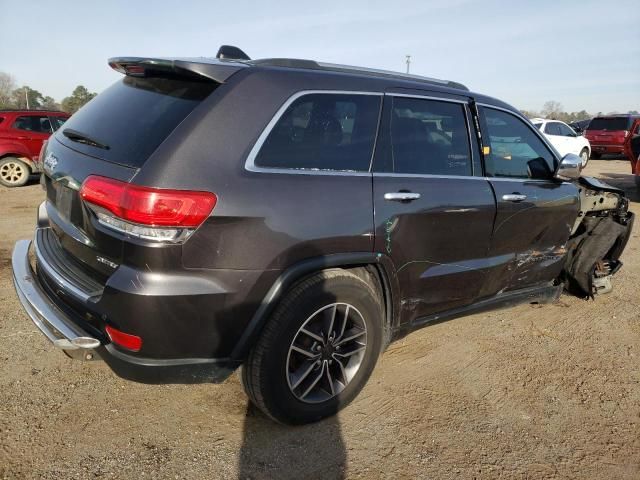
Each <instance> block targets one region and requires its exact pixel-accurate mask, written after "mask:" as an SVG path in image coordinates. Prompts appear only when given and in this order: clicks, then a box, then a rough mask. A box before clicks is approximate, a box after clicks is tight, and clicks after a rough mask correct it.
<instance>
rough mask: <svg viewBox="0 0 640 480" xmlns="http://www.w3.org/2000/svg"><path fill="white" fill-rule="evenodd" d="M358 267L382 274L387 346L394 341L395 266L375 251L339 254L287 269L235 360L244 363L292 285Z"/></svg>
mask: <svg viewBox="0 0 640 480" xmlns="http://www.w3.org/2000/svg"><path fill="white" fill-rule="evenodd" d="M357 266H363V267H367V269H368V270H369V272H371V273H373V272H374V271H375V272H377V274H378V275H379V281H380V285H381V288H382V290H383V292H382V294H383V299H384V302H385V307H386V308H385V314H386V318H385V326H384V327H385V337H386V340H387V343H388V341H390V339H391V332H392V331H393V330H395V327H396V326H397V319H398V315H397V312H398V311H399V309H398V304H397V302H398V295H397V292H398V284H397V278H396V276H395V275H394V274H393V273H392V272H393V264H392V263H391V260H390V259H389V258H388V257H386V256H385V255H383V254H380V253H374V252H360V253H340V254H333V255H325V256H322V257H316V258H310V259H306V260H303V261H302V262H299V263H296V264H295V265H292V266H291V267H289V268H287V269H286V270H285V271H284V272H283V273H282V274H281V275H280V276H279V277H278V278H277V280H276V281H275V282H274V284H273V285H272V286H271V288H270V289H269V291H268V292H267V294H266V295H265V296H264V298H263V300H262V302H261V303H260V306H259V307H258V310H257V311H256V313H255V314H254V315H253V317H252V318H251V321H250V322H249V324H248V325H247V327H246V328H245V330H244V333H243V334H242V337H241V338H240V340H239V341H238V343H237V345H236V346H235V348H234V350H233V352H232V353H231V358H232V359H233V360H234V361H242V360H244V359H245V358H246V357H247V355H248V354H249V351H250V350H251V348H252V347H253V345H254V344H255V342H256V341H257V340H258V338H259V336H260V333H261V332H262V329H263V328H264V326H265V325H266V323H267V321H268V320H269V316H270V315H271V313H272V312H273V311H274V309H275V308H276V306H277V305H278V303H279V302H280V300H281V299H282V298H283V297H284V295H285V294H286V292H287V290H288V289H289V288H290V287H291V286H292V285H294V284H295V283H297V282H298V281H300V280H301V279H303V278H304V277H307V276H309V275H312V274H314V273H316V272H319V271H321V270H324V269H327V268H340V267H343V268H351V267H357ZM372 269H373V270H372Z"/></svg>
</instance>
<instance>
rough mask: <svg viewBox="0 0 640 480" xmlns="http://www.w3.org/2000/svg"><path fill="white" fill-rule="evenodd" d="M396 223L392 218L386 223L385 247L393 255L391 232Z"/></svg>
mask: <svg viewBox="0 0 640 480" xmlns="http://www.w3.org/2000/svg"><path fill="white" fill-rule="evenodd" d="M394 223H395V222H393V221H392V220H387V221H386V223H385V225H384V247H385V249H386V250H387V253H388V254H389V255H391V232H392V231H393V227H394Z"/></svg>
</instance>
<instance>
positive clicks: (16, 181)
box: [0, 157, 31, 188]
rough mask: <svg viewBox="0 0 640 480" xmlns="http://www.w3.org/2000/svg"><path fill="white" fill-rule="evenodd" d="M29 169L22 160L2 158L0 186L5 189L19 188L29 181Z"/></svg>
mask: <svg viewBox="0 0 640 480" xmlns="http://www.w3.org/2000/svg"><path fill="white" fill-rule="evenodd" d="M30 174H31V169H30V168H29V166H28V165H27V164H26V163H24V162H23V161H22V160H18V159H17V158H15V157H4V158H3V159H1V160H0V184H2V185H4V186H5V187H10V188H11V187H21V186H23V185H24V184H25V183H27V182H28V181H29V175H30Z"/></svg>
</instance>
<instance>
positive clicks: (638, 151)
mask: <svg viewBox="0 0 640 480" xmlns="http://www.w3.org/2000/svg"><path fill="white" fill-rule="evenodd" d="M630 132H631V133H629V135H627V138H626V140H625V142H624V153H625V155H626V156H627V158H628V159H629V160H630V161H631V173H633V175H634V177H635V180H636V186H637V187H638V188H639V189H640V117H638V118H636V119H635V120H634V122H633V124H632V125H631V129H630Z"/></svg>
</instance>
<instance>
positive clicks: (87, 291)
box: [13, 55, 633, 423]
mask: <svg viewBox="0 0 640 480" xmlns="http://www.w3.org/2000/svg"><path fill="white" fill-rule="evenodd" d="M237 56H238V57H240V58H238V59H233V58H228V57H229V55H220V56H219V57H220V58H217V59H210V60H209V59H155V58H115V59H111V60H110V61H109V63H110V65H111V66H112V67H113V68H114V69H116V70H117V71H119V72H121V73H123V74H124V75H123V78H122V79H121V80H120V81H118V82H117V83H116V84H114V85H113V86H112V87H110V88H109V89H107V90H106V91H104V92H103V93H102V94H100V95H99V96H98V97H96V98H95V99H94V100H92V101H91V102H90V103H88V104H87V105H86V106H85V107H84V108H82V109H81V110H80V111H79V112H78V113H76V114H75V115H73V117H72V118H71V119H70V120H69V121H68V122H67V123H66V124H65V126H64V127H63V128H62V129H60V130H59V131H58V132H56V134H55V135H53V136H52V137H51V140H50V141H49V143H48V145H47V146H46V149H45V151H43V152H42V154H41V156H42V159H43V163H44V170H45V175H43V176H42V184H43V187H44V189H45V191H46V200H45V201H44V202H43V203H42V205H41V206H40V208H39V210H38V220H37V229H36V234H35V239H34V240H33V242H31V241H28V240H23V241H20V242H18V243H17V244H16V247H15V250H14V253H13V271H14V280H15V284H16V290H17V293H18V295H19V297H20V300H21V302H22V304H23V305H24V308H25V310H26V311H27V313H28V314H29V316H30V317H31V319H32V320H33V321H34V322H35V323H36V325H37V326H38V327H39V328H40V329H41V330H42V331H43V333H44V334H45V335H46V336H47V337H48V338H49V339H50V340H51V341H52V342H53V343H54V345H55V346H57V347H59V348H60V349H62V350H64V351H65V352H66V353H67V354H68V355H70V356H72V357H76V358H82V359H84V360H90V359H96V358H101V359H103V360H105V361H106V362H107V363H108V364H109V365H110V367H111V368H112V369H113V370H114V371H115V372H116V373H117V374H118V375H120V376H123V377H125V378H128V379H132V380H137V381H143V382H156V383H167V382H220V381H222V380H224V379H225V378H227V377H228V376H229V375H230V374H231V373H232V372H233V371H234V370H235V369H236V368H237V367H239V366H241V365H242V367H243V369H242V379H243V383H244V386H245V389H246V392H247V394H248V395H249V397H250V398H251V400H252V401H253V402H254V403H255V404H256V405H257V406H258V407H260V408H261V409H262V410H263V411H264V412H265V413H266V414H268V415H269V416H271V417H272V418H274V419H276V420H278V421H281V422H286V423H305V422H311V421H315V420H318V419H320V418H323V417H326V416H329V415H332V414H334V413H335V412H337V411H338V410H339V409H340V408H342V407H343V406H345V405H346V404H348V403H349V402H350V401H351V400H352V399H353V398H354V397H355V396H356V395H357V393H358V392H359V391H360V390H361V389H362V388H363V386H364V384H365V383H366V381H367V379H368V377H369V375H370V374H371V372H372V370H373V368H374V365H375V363H376V360H377V358H378V356H379V355H380V353H381V352H382V351H383V349H384V348H385V347H386V346H387V345H388V344H389V342H391V341H392V340H394V339H397V338H399V337H401V336H402V335H405V334H407V333H408V332H410V331H412V330H414V329H416V328H419V327H421V326H424V325H427V324H429V323H431V322H434V321H440V320H443V319H445V318H450V317H454V316H460V315H463V314H466V313H469V312H473V311H477V310H479V309H485V308H495V307H497V306H504V305H510V304H514V303H517V302H543V301H551V300H553V299H556V298H557V297H558V295H559V294H560V291H561V289H562V288H563V287H566V288H568V289H570V290H572V291H573V292H575V293H577V294H579V295H582V296H593V295H594V294H596V293H604V292H607V291H608V290H610V288H611V282H610V278H611V275H612V274H613V273H615V272H616V270H617V269H618V268H619V267H620V266H621V263H620V261H619V257H620V254H621V253H622V250H623V249H624V247H625V244H626V241H627V238H628V236H629V232H630V231H631V224H632V221H633V217H632V214H631V213H630V212H628V211H627V200H626V199H625V197H624V194H623V192H622V191H620V190H617V189H615V188H613V187H610V186H608V185H605V184H602V183H600V182H598V181H597V180H595V179H589V178H579V177H580V159H579V158H578V157H575V156H571V155H568V156H567V157H565V158H564V159H561V158H560V157H559V155H558V153H557V152H556V151H555V150H554V149H553V147H552V146H551V145H550V144H548V143H547V141H546V140H545V139H544V137H543V136H542V135H540V133H539V132H538V130H537V129H535V128H534V127H533V126H532V125H531V124H530V123H529V122H528V121H527V120H526V119H525V118H523V117H522V115H521V114H520V113H518V111H517V110H515V109H514V108H512V107H510V106H509V105H507V104H505V103H503V102H500V101H498V100H495V99H492V98H489V97H486V96H483V95H479V94H475V93H471V92H470V91H469V90H468V89H467V88H466V87H464V86H463V85H461V84H458V83H455V82H449V81H441V80H436V79H428V78H423V77H417V76H411V75H402V74H396V73H391V72H383V71H375V70H369V69H362V68H356V67H346V66H338V65H328V64H322V63H317V62H315V61H309V60H292V59H267V60H253V61H251V60H248V59H246V58H242V55H237ZM224 57H226V58H224ZM30 251H32V252H33V256H31V255H30ZM30 258H33V261H31V260H30Z"/></svg>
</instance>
